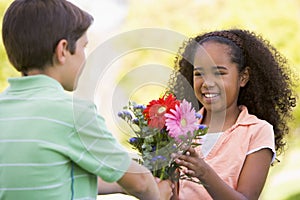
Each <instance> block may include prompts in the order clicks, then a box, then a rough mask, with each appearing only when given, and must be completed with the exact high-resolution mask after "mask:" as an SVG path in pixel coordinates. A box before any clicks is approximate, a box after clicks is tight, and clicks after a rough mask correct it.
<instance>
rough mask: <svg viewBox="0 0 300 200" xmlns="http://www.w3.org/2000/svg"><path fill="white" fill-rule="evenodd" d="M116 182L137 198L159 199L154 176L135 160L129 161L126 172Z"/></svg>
mask: <svg viewBox="0 0 300 200" xmlns="http://www.w3.org/2000/svg"><path fill="white" fill-rule="evenodd" d="M117 182H118V184H119V185H120V186H121V187H122V188H123V189H124V190H125V192H126V193H128V194H131V195H133V196H135V197H137V198H138V199H142V200H148V199H149V200H155V199H160V198H159V197H160V192H159V189H158V186H157V183H156V181H155V179H154V177H153V176H152V174H151V173H150V171H149V170H148V169H146V168H145V167H143V166H141V165H139V164H138V163H136V162H135V161H131V164H130V166H129V168H128V170H127V172H125V174H124V175H123V177H122V178H121V179H120V180H118V181H117Z"/></svg>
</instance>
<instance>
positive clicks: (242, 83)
mask: <svg viewBox="0 0 300 200" xmlns="http://www.w3.org/2000/svg"><path fill="white" fill-rule="evenodd" d="M249 78H250V67H246V68H245V69H244V70H243V71H242V72H241V74H240V87H245V85H246V84H247V83H248V81H249Z"/></svg>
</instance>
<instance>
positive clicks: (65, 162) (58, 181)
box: [0, 75, 131, 200]
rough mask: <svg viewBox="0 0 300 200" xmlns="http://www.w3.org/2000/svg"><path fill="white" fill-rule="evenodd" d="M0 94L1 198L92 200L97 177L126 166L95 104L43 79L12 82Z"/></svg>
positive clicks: (112, 177)
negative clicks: (77, 98) (79, 98)
mask: <svg viewBox="0 0 300 200" xmlns="http://www.w3.org/2000/svg"><path fill="white" fill-rule="evenodd" d="M8 81H9V84H10V86H9V87H8V88H7V89H6V90H5V91H4V92H3V93H2V94H0V152H1V154H0V199H1V200H16V199H22V200H35V199H42V200H51V199H53V200H65V199H96V196H97V176H100V177H101V178H102V179H103V180H105V181H107V182H114V181H117V180H119V179H120V178H121V177H122V176H123V175H124V172H125V171H126V170H127V169H128V167H129V164H130V161H131V159H130V157H129V155H128V154H127V152H126V151H125V149H124V148H123V147H122V146H121V145H120V144H119V143H118V142H117V140H116V139H115V138H114V137H113V135H112V134H111V133H110V132H109V131H108V130H107V128H106V126H105V121H104V119H103V117H101V116H100V115H98V114H97V110H96V107H95V105H94V104H92V103H88V102H86V101H82V100H76V99H73V98H72V96H71V95H69V94H66V92H65V91H64V90H63V88H62V86H61V85H60V84H59V83H58V82H57V81H56V80H54V79H52V78H50V77H48V76H45V75H35V76H27V77H21V78H10V79H9V80H8Z"/></svg>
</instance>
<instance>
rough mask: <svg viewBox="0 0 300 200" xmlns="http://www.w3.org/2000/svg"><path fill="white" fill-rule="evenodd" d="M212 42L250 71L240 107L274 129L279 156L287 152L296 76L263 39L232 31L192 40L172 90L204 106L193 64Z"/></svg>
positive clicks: (179, 60) (171, 82)
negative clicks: (225, 48)
mask: <svg viewBox="0 0 300 200" xmlns="http://www.w3.org/2000/svg"><path fill="white" fill-rule="evenodd" d="M208 40H210V41H211V40H213V41H215V42H218V43H221V44H226V45H228V46H229V47H230V48H231V58H232V61H233V62H235V63H237V64H238V66H239V71H240V72H242V71H243V70H244V69H245V67H249V68H250V78H249V81H248V83H247V85H246V86H245V87H243V88H241V89H240V94H239V97H238V105H245V106H247V108H248V111H249V113H250V114H253V115H256V116H257V117H258V118H260V119H263V120H266V121H268V122H269V123H270V124H272V125H273V128H274V133H275V148H276V152H277V154H278V155H279V154H280V153H282V151H283V150H284V146H285V141H284V136H285V135H286V134H288V132H289V127H288V125H287V121H288V119H290V118H292V112H291V111H292V107H295V105H296V98H295V96H294V91H293V89H292V88H293V87H294V86H295V84H294V83H293V78H292V76H291V75H292V73H291V70H290V68H289V66H288V63H287V60H286V59H285V58H284V57H283V56H282V55H281V54H280V53H279V52H278V51H277V50H276V49H275V48H274V47H273V46H272V45H271V44H270V43H269V41H267V40H265V39H263V38H262V37H261V36H260V35H257V34H255V33H254V32H250V31H247V30H239V29H230V30H222V31H213V32H208V33H204V34H201V35H198V36H196V37H195V38H190V39H189V40H188V41H186V42H184V44H183V46H182V47H181V48H180V49H179V51H178V54H177V56H176V60H175V68H174V73H173V74H172V76H171V78H170V80H169V88H168V90H169V91H171V92H173V93H174V94H175V95H176V97H177V98H179V99H183V98H185V99H187V100H188V101H191V102H192V103H193V105H194V106H195V107H197V108H201V107H202V104H201V103H200V102H199V101H197V100H196V102H195V98H196V97H195V95H194V92H191V90H189V89H188V88H192V87H193V68H194V67H193V64H192V63H193V60H194V55H195V50H196V47H197V45H199V44H202V43H204V42H206V41H208Z"/></svg>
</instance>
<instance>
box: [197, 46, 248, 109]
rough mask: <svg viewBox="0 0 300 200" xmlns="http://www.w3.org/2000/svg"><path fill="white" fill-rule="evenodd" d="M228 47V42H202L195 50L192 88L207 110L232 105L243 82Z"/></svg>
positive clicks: (235, 106) (233, 105) (244, 82)
mask: <svg viewBox="0 0 300 200" xmlns="http://www.w3.org/2000/svg"><path fill="white" fill-rule="evenodd" d="M230 51H231V49H230V47H229V46H228V45H226V44H220V43H218V42H214V41H207V42H204V43H203V44H202V45H201V46H199V47H198V49H197V51H196V54H195V58H194V92H195V95H196V97H197V99H198V100H199V101H200V102H201V104H202V105H203V106H204V107H205V109H206V110H207V111H208V112H209V111H210V112H221V111H225V110H227V111H231V110H232V109H236V108H237V99H238V95H239V90H240V87H243V86H245V84H246V83H247V81H243V78H241V76H240V75H239V72H238V65H237V64H236V63H233V62H232V61H231V56H230Z"/></svg>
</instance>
